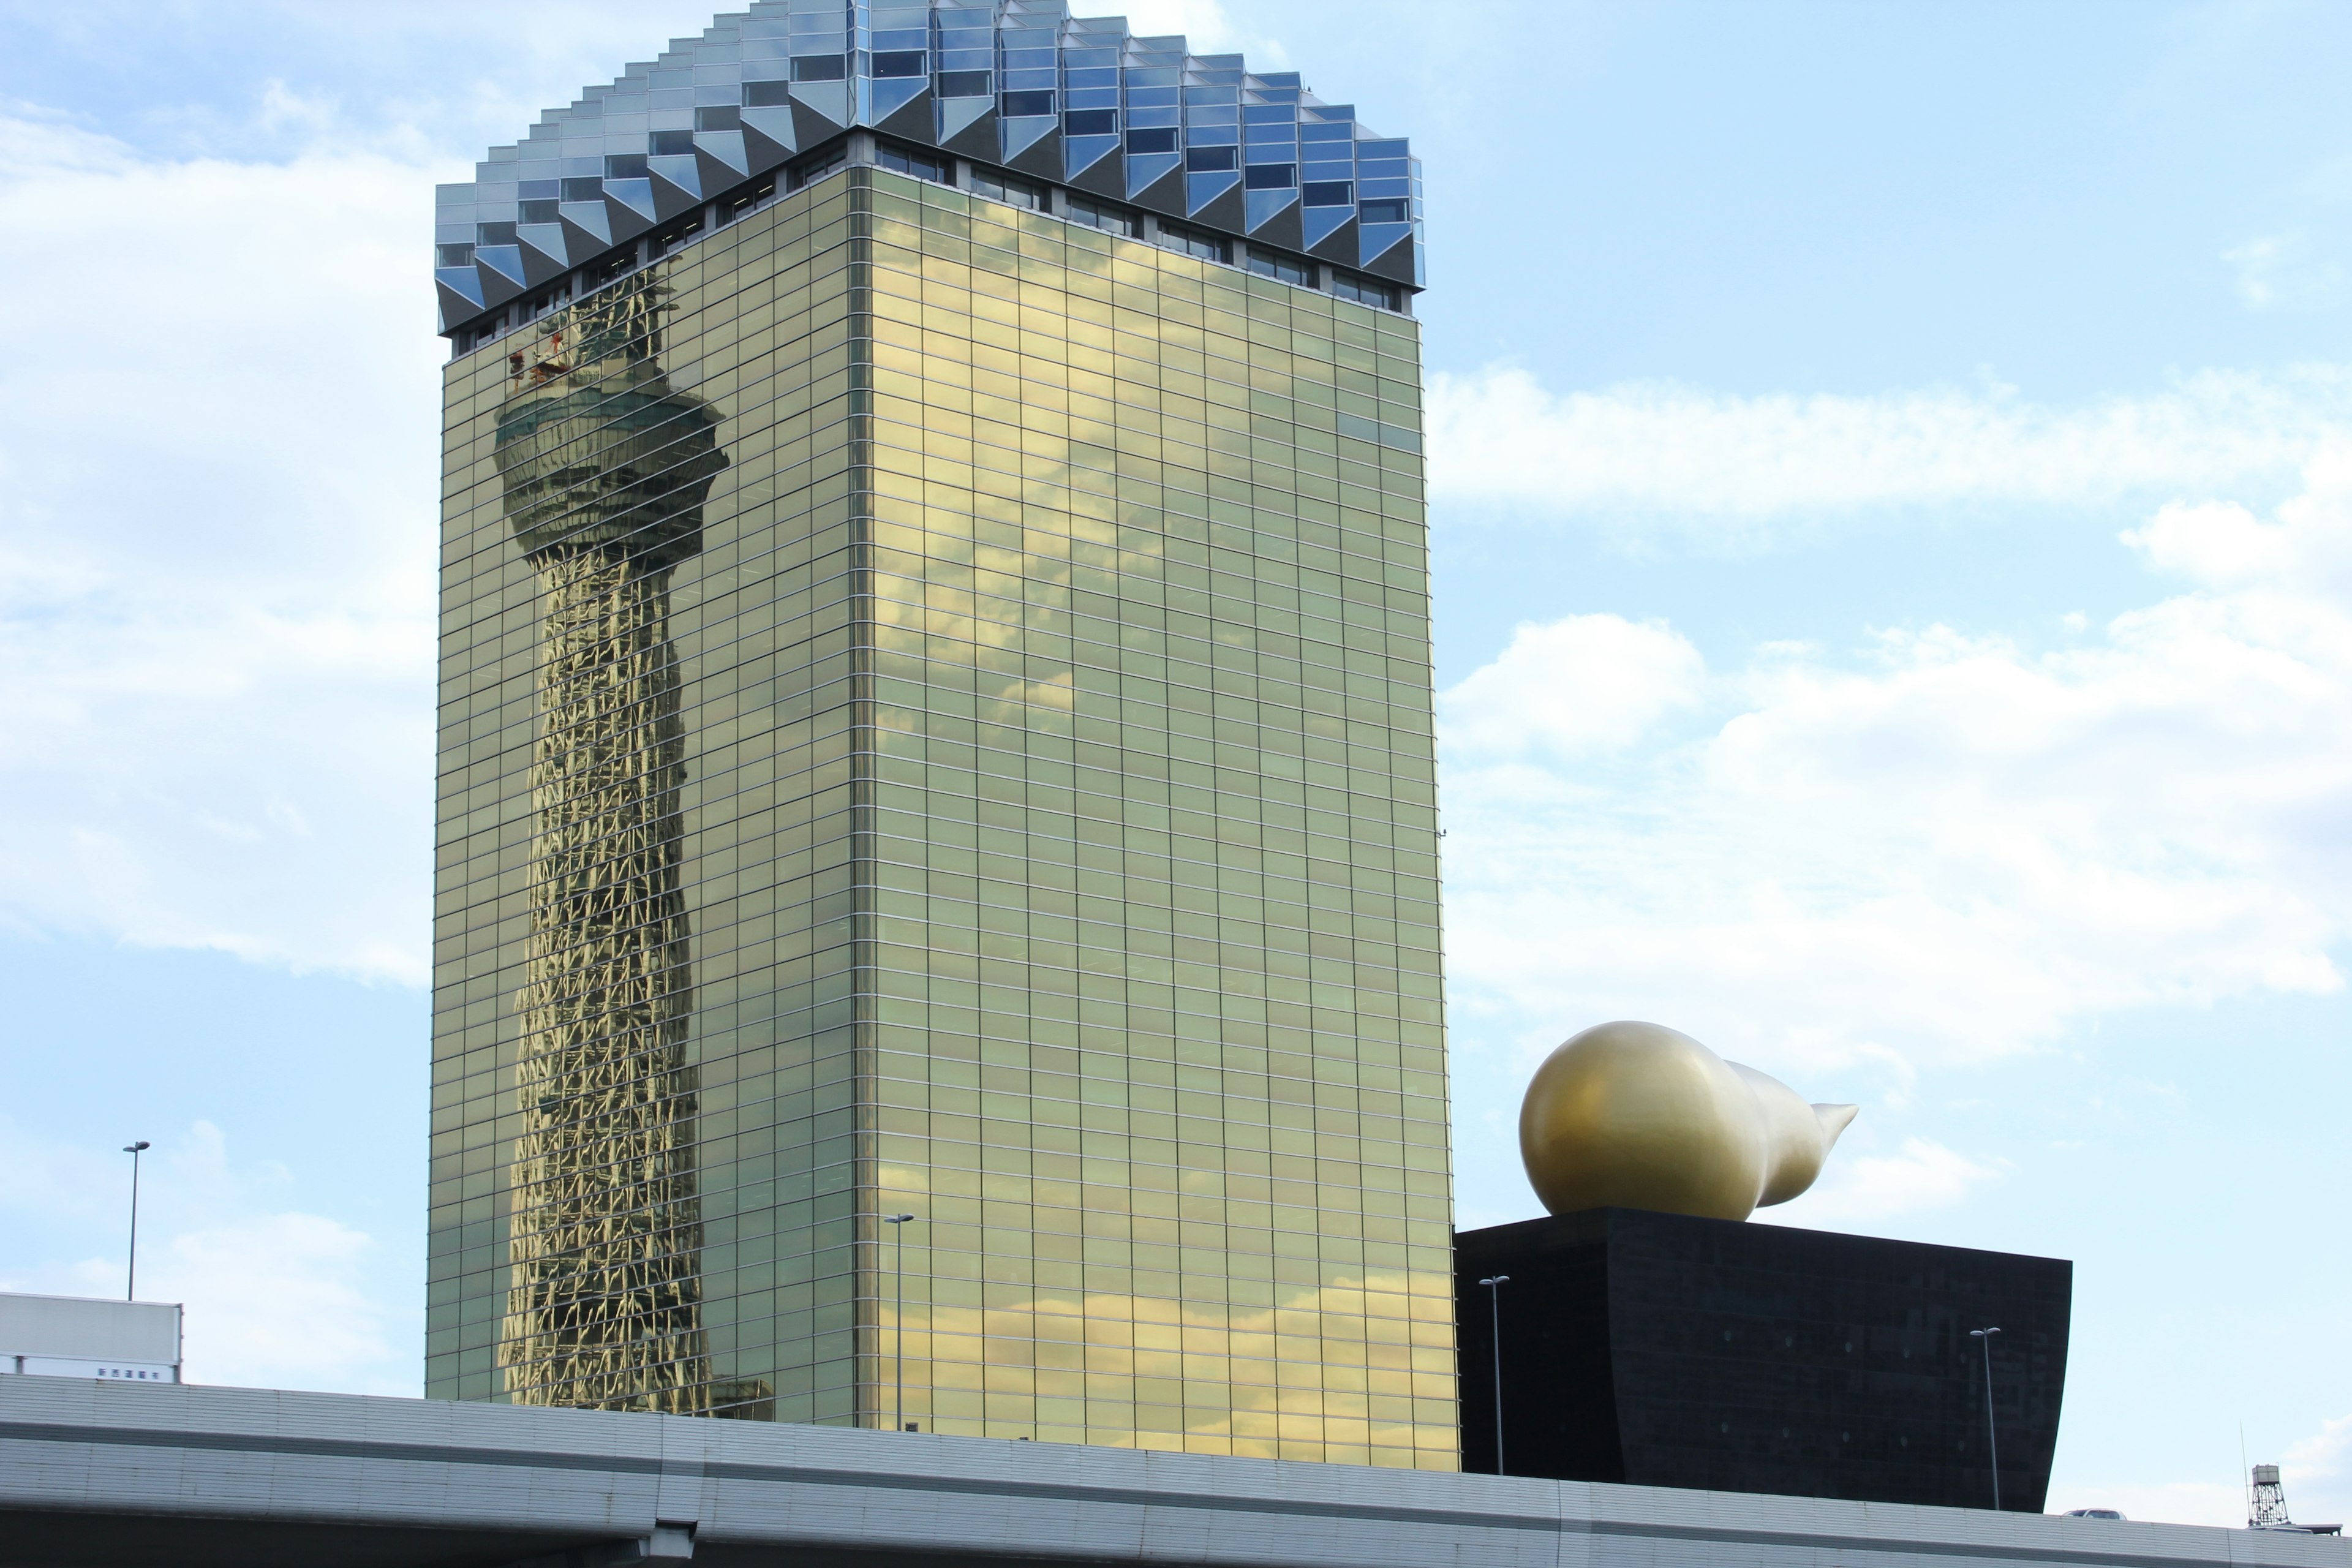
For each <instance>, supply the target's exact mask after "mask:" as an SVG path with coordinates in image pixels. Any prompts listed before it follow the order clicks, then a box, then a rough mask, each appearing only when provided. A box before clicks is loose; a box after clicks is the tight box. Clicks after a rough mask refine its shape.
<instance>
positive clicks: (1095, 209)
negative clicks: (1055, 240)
mask: <svg viewBox="0 0 2352 1568" xmlns="http://www.w3.org/2000/svg"><path fill="white" fill-rule="evenodd" d="M1062 216H1064V217H1066V218H1068V219H1069V220H1070V221H1071V222H1072V223H1082V224H1085V225H1086V226H1087V227H1088V228H1098V229H1101V230H1102V231H1103V232H1104V233H1105V234H1123V235H1125V236H1127V237H1129V239H1133V238H1135V237H1137V236H1138V235H1139V234H1141V233H1142V232H1143V225H1142V224H1141V223H1140V222H1139V221H1138V220H1137V218H1136V216H1135V215H1134V214H1133V213H1131V212H1129V211H1128V210H1127V209H1126V208H1125V207H1115V206H1112V205H1110V204H1109V203H1108V202H1098V201H1095V200H1092V199H1091V198H1089V197H1087V196H1079V195H1070V196H1065V197H1063V198H1062Z"/></svg>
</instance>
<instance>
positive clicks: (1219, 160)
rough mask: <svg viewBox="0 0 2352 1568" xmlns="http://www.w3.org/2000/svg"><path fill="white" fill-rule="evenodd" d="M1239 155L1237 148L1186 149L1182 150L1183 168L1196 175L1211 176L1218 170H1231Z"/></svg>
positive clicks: (1239, 150) (1239, 151)
mask: <svg viewBox="0 0 2352 1568" xmlns="http://www.w3.org/2000/svg"><path fill="white" fill-rule="evenodd" d="M1240 153H1241V149H1240V148H1238V147H1187V148H1186V149H1184V167H1186V168H1187V169H1190V170H1191V171H1192V173H1194V174H1213V173H1215V172H1216V171H1217V170H1219V169H1230V168H1232V167H1233V166H1234V163H1236V162H1237V161H1238V159H1239V156H1240Z"/></svg>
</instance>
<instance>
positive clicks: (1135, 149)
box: [1127, 127, 1176, 153]
mask: <svg viewBox="0 0 2352 1568" xmlns="http://www.w3.org/2000/svg"><path fill="white" fill-rule="evenodd" d="M1127 150H1128V151H1129V152H1130V153H1173V152H1174V151H1176V132H1175V129H1174V128H1173V127H1171V128H1170V129H1168V130H1165V131H1130V132H1128V133H1127Z"/></svg>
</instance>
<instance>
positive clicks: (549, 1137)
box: [497, 279, 769, 1414]
mask: <svg viewBox="0 0 2352 1568" xmlns="http://www.w3.org/2000/svg"><path fill="white" fill-rule="evenodd" d="M658 292H659V291H658V289H656V287H655V286H654V285H652V284H651V283H650V282H647V281H644V280H641V279H632V280H630V281H628V282H625V283H623V284H621V285H619V286H617V287H615V288H614V289H610V290H608V291H606V293H605V294H604V296H601V297H600V298H599V299H598V300H595V301H593V302H592V303H591V304H590V305H588V306H583V308H582V309H581V310H579V311H578V312H576V313H575V319H574V320H573V321H572V322H571V323H570V324H569V326H568V328H567V327H566V326H562V325H559V326H556V327H553V328H552V329H551V330H549V331H545V332H543V333H542V334H541V338H540V340H539V342H537V343H536V344H535V345H534V349H535V353H530V354H524V353H519V354H516V355H514V356H513V358H512V362H511V363H512V364H513V368H514V376H513V386H512V389H511V391H510V393H509V401H508V404H507V406H506V407H505V408H504V409H503V410H502V411H501V414H500V417H499V436H498V447H497V462H498V467H499V474H500V477H501V479H503V481H504V499H505V510H506V515H507V519H508V521H509V524H510V525H511V526H512V527H513V529H514V531H515V535H516V538H517V540H518V542H520V544H521V545H522V547H523V549H524V552H525V553H526V554H527V556H528V557H529V559H530V562H531V564H532V566H533V567H534V568H535V569H536V571H537V572H538V574H539V580H540V588H541V639H540V647H539V659H538V666H537V682H536V685H537V696H538V709H539V733H538V738H537V742H536V746H535V749H534V752H533V756H532V762H531V770H530V789H531V806H532V814H533V821H532V835H531V853H530V882H529V886H528V894H527V899H528V908H529V915H530V941H529V946H528V949H527V954H526V967H525V982H524V984H523V987H522V990H521V992H520V994H519V995H518V996H517V998H516V1005H517V1010H518V1012H519V1013H520V1016H521V1020H522V1047H521V1054H520V1060H519V1062H518V1064H517V1067H516V1089H517V1097H518V1101H519V1106H520V1113H521V1123H522V1131H521V1133H520V1137H519V1138H518V1139H517V1140H516V1144H515V1152H514V1166H513V1174H512V1189H511V1192H512V1203H511V1208H510V1214H509V1231H508V1260H509V1265H510V1268H511V1274H510V1276H509V1290H508V1303H507V1312H506V1318H505V1321H504V1324H503V1327H502V1331H501V1333H500V1336H499V1364H500V1365H501V1366H502V1367H503V1369H504V1371H505V1379H506V1388H507V1393H508V1394H509V1397H510V1398H512V1399H514V1400H515V1401H516V1402H518V1403H521V1404H532V1405H589V1406H595V1407H599V1408H604V1409H642V1410H659V1411H667V1412H671V1413H675V1414H698V1413H709V1412H712V1411H714V1410H716V1409H719V1408H720V1407H740V1406H743V1405H746V1404H747V1403H756V1402H757V1401H758V1400H759V1399H761V1397H764V1396H765V1395H766V1394H768V1392H769V1391H768V1390H767V1388H766V1386H765V1384H760V1385H758V1386H757V1387H748V1386H747V1387H738V1386H734V1385H732V1384H729V1385H725V1386H714V1384H713V1383H712V1379H711V1370H710V1361H709V1348H708V1341H707V1336H706V1335H705V1333H704V1331H703V1328H702V1321H701V1279H700V1272H701V1261H700V1260H701V1211H700V1203H699V1199H698V1194H697V1191H696V1179H695V1150H694V1141H695V1131H694V1119H695V1098H696V1083H695V1075H694V1069H693V1068H692V1066H691V1065H690V1064H689V1062H688V1058H687V1049H686V1046H687V1020H688V1016H689V1014H690V1012H691V1010H692V990H691V987H692V968H691V958H692V953H691V945H690V941H689V936H690V933H689V931H688V921H687V912H686V905H685V899H684V895H683V893H682V891H681V889H680V886H679V879H678V861H679V854H680V825H679V816H678V809H679V808H678V790H679V786H680V784H682V783H683V782H684V777H685V760H684V758H685V738H684V728H683V724H682V721H681V719H680V715H679V708H678V675H677V655H676V652H675V650H674V648H673V647H672V646H671V643H670V640H669V632H668V616H669V575H670V571H671V569H672V567H674V566H675V565H676V564H677V563H678V562H679V561H681V560H684V559H686V558H687V557H688V556H690V555H692V554H693V553H694V552H696V551H697V550H698V549H699V548H700V544H701V538H700V521H701V507H702V502H703V499H704V497H705V496H706V495H707V494H708V493H709V488H710V482H711V480H712V479H714V478H715V477H716V476H717V475H718V473H719V470H720V469H721V468H724V467H725V466H726V458H725V457H724V456H723V455H721V454H720V453H719V449H718V445H717V442H716V440H715V439H714V437H713V426H715V425H716V423H717V421H716V419H715V417H714V416H712V415H711V414H710V413H709V410H708V409H707V408H706V407H705V406H704V405H703V404H702V402H701V400H699V399H698V398H695V397H692V396H690V395H686V394H683V393H679V392H677V391H674V390H673V389H671V388H670V387H669V386H668V384H667V381H666V379H665V377H664V376H663V374H662V372H661V370H660V367H659V365H658V364H657V363H656V360H655V357H654V356H655V354H656V353H657V352H658V348H659V336H658V332H657V330H656V321H657V319H658V313H659V310H660V304H659V299H658ZM567 331H571V332H572V342H569V343H567V342H566V332H567ZM567 351H568V352H567ZM744 1413H746V1414H749V1413H751V1412H750V1411H748V1410H747V1411H745V1412H744Z"/></svg>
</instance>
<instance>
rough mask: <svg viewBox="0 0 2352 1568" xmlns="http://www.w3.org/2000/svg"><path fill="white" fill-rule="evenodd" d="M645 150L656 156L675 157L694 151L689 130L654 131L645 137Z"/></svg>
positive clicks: (691, 134) (692, 137)
mask: <svg viewBox="0 0 2352 1568" xmlns="http://www.w3.org/2000/svg"><path fill="white" fill-rule="evenodd" d="M693 151H694V132H691V131H656V132H654V133H653V134H652V135H650V136H648V137H646V152H648V153H652V154H653V155H654V156H655V157H656V158H675V157H677V155H678V154H679V153H691V152H693Z"/></svg>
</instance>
